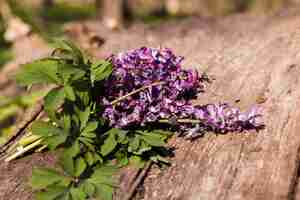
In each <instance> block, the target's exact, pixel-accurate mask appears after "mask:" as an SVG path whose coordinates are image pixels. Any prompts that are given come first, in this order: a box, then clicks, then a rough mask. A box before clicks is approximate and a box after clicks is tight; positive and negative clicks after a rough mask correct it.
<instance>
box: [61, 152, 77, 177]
mask: <svg viewBox="0 0 300 200" xmlns="http://www.w3.org/2000/svg"><path fill="white" fill-rule="evenodd" d="M60 164H61V166H62V168H63V169H64V171H65V172H67V173H68V174H69V175H70V176H74V168H75V167H74V160H73V158H72V157H70V156H68V155H67V154H63V155H62V156H61V159H60Z"/></svg>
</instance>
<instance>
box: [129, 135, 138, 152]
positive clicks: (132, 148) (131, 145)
mask: <svg viewBox="0 0 300 200" xmlns="http://www.w3.org/2000/svg"><path fill="white" fill-rule="evenodd" d="M139 146H140V137H139V136H138V135H136V136H135V137H134V138H133V139H132V140H131V141H130V143H129V148H128V150H130V152H133V151H136V150H138V148H139Z"/></svg>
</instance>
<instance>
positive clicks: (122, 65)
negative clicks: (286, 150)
mask: <svg viewBox="0 0 300 200" xmlns="http://www.w3.org/2000/svg"><path fill="white" fill-rule="evenodd" d="M109 59H110V60H111V62H112V64H113V66H114V70H113V72H112V75H111V76H110V77H109V78H108V80H106V81H105V94H106V96H105V97H103V98H102V103H103V104H104V106H105V110H104V112H103V117H104V118H106V119H108V121H109V123H110V126H112V127H118V128H128V127H130V126H135V125H141V126H143V125H146V124H148V123H157V122H161V121H162V120H173V121H174V120H175V121H176V122H178V123H177V127H178V128H179V131H181V132H185V133H186V134H187V135H189V136H192V137H193V136H195V135H198V134H199V133H201V132H202V131H204V130H212V131H215V132H219V133H225V132H228V131H243V130H246V129H257V128H260V127H262V126H263V124H262V122H260V121H259V120H260V118H261V114H260V111H259V110H258V109H256V108H253V109H250V111H248V112H241V111H240V110H239V109H237V108H233V107H231V106H229V105H228V104H225V103H223V104H208V105H201V106H199V105H193V104H192V103H191V100H193V99H196V98H197V95H199V93H200V92H203V91H204V86H205V82H207V80H208V79H207V77H206V75H205V74H201V75H200V74H199V73H198V71H196V70H191V69H183V67H182V61H183V57H180V56H175V55H174V54H173V52H172V51H171V50H170V49H167V48H162V49H156V48H147V47H142V48H140V49H135V50H131V51H127V52H124V53H119V54H117V55H112V56H111V57H110V58H109ZM154 83H158V84H156V85H153V86H151V84H154ZM147 86H151V87H147ZM143 87H144V88H145V89H143V90H141V91H140V92H137V93H134V94H133V95H130V96H128V97H127V98H125V99H122V100H121V101H119V102H117V103H115V104H114V105H112V104H111V103H110V102H113V101H115V100H117V99H119V98H122V97H123V96H124V95H127V94H129V93H131V92H133V91H135V90H138V89H141V88H143ZM182 119H191V120H194V122H193V123H192V122H191V123H180V120H182ZM195 120H196V122H197V120H198V123H195ZM178 124H179V125H178Z"/></svg>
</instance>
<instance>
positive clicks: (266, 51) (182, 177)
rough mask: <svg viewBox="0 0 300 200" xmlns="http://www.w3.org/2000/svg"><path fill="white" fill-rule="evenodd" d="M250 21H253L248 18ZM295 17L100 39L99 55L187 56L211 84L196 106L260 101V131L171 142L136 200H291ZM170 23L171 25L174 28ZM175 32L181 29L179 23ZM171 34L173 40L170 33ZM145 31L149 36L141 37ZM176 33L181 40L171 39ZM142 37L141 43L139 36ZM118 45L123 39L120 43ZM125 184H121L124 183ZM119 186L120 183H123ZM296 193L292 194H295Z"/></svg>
mask: <svg viewBox="0 0 300 200" xmlns="http://www.w3.org/2000/svg"><path fill="white" fill-rule="evenodd" d="M253 19H256V21H254V20H253ZM298 21H299V17H287V18H284V17H283V18H277V19H276V20H275V21H270V20H269V19H266V18H259V20H258V19H257V18H251V17H249V18H248V17H245V16H236V17H230V18H227V19H225V20H220V21H217V22H216V23H211V24H210V25H207V24H205V23H197V22H196V21H194V22H190V24H189V25H188V23H186V24H185V26H187V27H189V26H192V27H193V29H184V28H182V29H181V28H178V30H173V29H172V30H169V29H170V27H171V26H172V25H170V24H168V26H166V27H160V33H161V32H163V31H165V32H164V34H160V35H159V36H158V35H155V31H154V33H153V32H152V33H151V34H150V33H149V32H146V34H144V35H143V36H139V33H133V34H131V35H130V38H132V40H134V41H138V42H135V43H130V41H131V40H129V36H125V35H126V34H125V33H124V34H123V36H122V37H120V36H119V35H118V36H119V37H118V38H119V39H121V40H122V41H124V43H123V42H122V43H120V42H119V41H120V40H118V41H114V40H113V38H115V37H116V35H115V36H113V35H112V36H110V37H107V38H106V43H105V45H104V46H103V48H102V49H101V52H102V53H100V52H99V51H97V54H98V55H103V54H105V52H106V51H108V50H109V48H110V49H112V48H111V47H114V48H113V49H117V50H115V51H121V50H124V49H128V48H134V47H138V46H140V45H148V46H158V44H159V45H161V46H166V47H171V48H173V49H175V51H176V52H177V53H178V54H181V55H184V56H186V58H187V60H186V64H187V65H190V66H194V67H198V69H200V70H203V71H206V72H207V73H208V74H211V75H213V76H214V78H215V79H216V80H215V81H214V82H213V84H212V85H210V86H209V87H208V88H207V93H205V94H203V95H202V96H201V97H200V98H199V103H209V102H219V101H229V102H235V100H237V99H239V100H240V101H239V103H238V104H237V106H239V107H241V108H244V109H245V108H247V107H249V106H251V105H253V104H256V103H260V106H261V107H262V108H263V109H264V119H265V123H266V129H265V130H263V131H261V132H258V133H257V132H254V131H253V132H249V133H229V134H226V135H214V134H212V133H209V134H206V135H205V136H204V137H203V138H199V139H198V140H196V141H194V142H190V141H186V140H184V139H182V138H176V137H174V138H173V139H172V140H171V141H170V146H173V147H175V149H176V151H175V157H174V158H172V163H173V166H172V167H170V168H167V169H166V170H163V171H160V170H159V169H156V168H152V170H151V171H150V173H149V176H147V178H146V180H145V183H144V193H143V194H140V195H139V197H140V196H143V199H146V200H150V199H162V200H165V199H184V200H190V199H191V200H193V199H251V200H252V199H295V198H296V197H297V195H295V194H299V192H298V191H297V182H298V167H299V149H300V135H299V133H298V130H299V129H300V124H299V123H298V121H299V120H300V113H299V112H298V111H297V109H298V108H299V107H300V101H299V100H300V89H299V86H300V85H299V79H300V78H299V73H300V67H299V66H300V54H299V49H300V43H299V42H300V41H299V40H300V36H299V33H298V31H299V30H300V25H299V23H298ZM174 24H175V23H174ZM176 25H177V27H180V24H178V22H177V23H176ZM168 31H171V32H172V34H173V35H172V37H170V35H171V34H170V33H168ZM147 33H149V34H147ZM178 36H180V37H178ZM143 38H144V39H143ZM125 41H128V43H127V42H125ZM125 180H126V179H125ZM123 184H125V183H123ZM298 196H299V195H298Z"/></svg>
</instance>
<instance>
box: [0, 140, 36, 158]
mask: <svg viewBox="0 0 300 200" xmlns="http://www.w3.org/2000/svg"><path fill="white" fill-rule="evenodd" d="M41 143H42V139H39V140H37V141H35V142H34V143H32V144H30V145H28V146H26V147H25V148H22V147H21V149H20V150H18V151H17V152H16V153H15V154H13V155H11V156H9V157H8V158H6V159H5V160H4V161H5V162H10V161H12V160H14V159H16V158H17V157H19V156H21V155H23V154H24V153H26V152H28V151H30V150H31V149H33V148H35V147H37V146H39V145H40V144H41Z"/></svg>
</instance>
